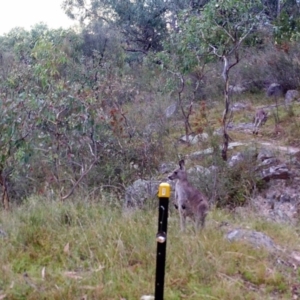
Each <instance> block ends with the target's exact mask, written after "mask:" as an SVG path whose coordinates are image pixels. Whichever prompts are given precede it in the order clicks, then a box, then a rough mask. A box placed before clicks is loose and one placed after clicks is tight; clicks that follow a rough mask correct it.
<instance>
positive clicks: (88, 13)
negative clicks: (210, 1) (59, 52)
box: [63, 0, 207, 54]
mask: <svg viewBox="0 0 300 300" xmlns="http://www.w3.org/2000/svg"><path fill="white" fill-rule="evenodd" d="M206 2H207V0H200V1H185V0H138V1H130V0H122V1H120V0H91V1H89V3H87V2H85V1H83V0H64V2H63V9H64V10H65V12H66V14H67V15H68V16H69V17H70V18H73V19H78V20H79V21H80V22H81V23H83V24H86V22H88V23H89V22H95V21H96V22H99V21H102V22H105V23H106V24H109V26H113V27H114V28H115V29H116V30H119V31H120V32H121V34H122V35H123V40H122V45H123V47H124V49H125V50H126V51H128V52H131V53H138V54H147V53H148V52H149V51H161V50H162V42H163V41H164V39H165V38H166V37H167V36H168V34H169V30H170V29H174V28H176V26H177V25H176V24H177V19H178V14H179V13H180V12H181V11H182V10H183V9H191V10H198V9H199V8H200V7H202V6H203V5H204V3H206Z"/></svg>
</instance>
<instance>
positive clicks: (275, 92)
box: [267, 83, 283, 97]
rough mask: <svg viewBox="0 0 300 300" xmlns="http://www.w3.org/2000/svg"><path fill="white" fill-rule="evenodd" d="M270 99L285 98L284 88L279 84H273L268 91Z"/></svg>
mask: <svg viewBox="0 0 300 300" xmlns="http://www.w3.org/2000/svg"><path fill="white" fill-rule="evenodd" d="M267 96H268V97H281V96H283V88H282V86H281V85H280V84H279V83H271V84H270V85H269V87H268V89H267Z"/></svg>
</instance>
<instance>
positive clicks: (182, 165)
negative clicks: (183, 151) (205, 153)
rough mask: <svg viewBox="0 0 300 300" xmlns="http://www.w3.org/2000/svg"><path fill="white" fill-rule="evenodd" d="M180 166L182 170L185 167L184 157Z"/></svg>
mask: <svg viewBox="0 0 300 300" xmlns="http://www.w3.org/2000/svg"><path fill="white" fill-rule="evenodd" d="M179 167H180V169H181V170H183V169H184V159H182V160H180V161H179Z"/></svg>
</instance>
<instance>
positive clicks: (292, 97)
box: [284, 90, 299, 105]
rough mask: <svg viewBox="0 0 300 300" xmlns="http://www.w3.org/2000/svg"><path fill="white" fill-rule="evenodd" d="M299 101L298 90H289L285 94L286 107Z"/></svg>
mask: <svg viewBox="0 0 300 300" xmlns="http://www.w3.org/2000/svg"><path fill="white" fill-rule="evenodd" d="M297 100H299V92H298V91H297V90H288V91H287V92H286V94H285V97H284V101H285V105H290V104H291V103H292V102H293V101H297Z"/></svg>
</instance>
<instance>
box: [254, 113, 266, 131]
mask: <svg viewBox="0 0 300 300" xmlns="http://www.w3.org/2000/svg"><path fill="white" fill-rule="evenodd" d="M267 120H268V113H267V112H265V111H264V110H263V109H259V110H257V111H256V113H255V117H254V122H253V123H254V125H253V126H254V128H253V134H258V128H259V127H260V126H262V125H264V124H265V123H266V122H267Z"/></svg>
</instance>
